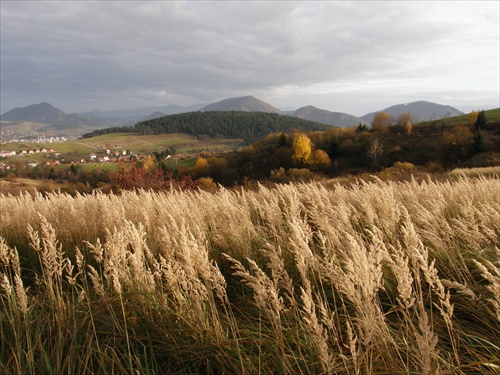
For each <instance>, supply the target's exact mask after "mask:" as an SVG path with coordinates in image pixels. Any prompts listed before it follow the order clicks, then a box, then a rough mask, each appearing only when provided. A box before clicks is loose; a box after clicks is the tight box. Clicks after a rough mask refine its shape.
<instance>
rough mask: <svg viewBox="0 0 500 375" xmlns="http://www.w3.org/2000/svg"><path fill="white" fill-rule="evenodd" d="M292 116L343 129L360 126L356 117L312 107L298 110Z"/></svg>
mask: <svg viewBox="0 0 500 375" xmlns="http://www.w3.org/2000/svg"><path fill="white" fill-rule="evenodd" d="M292 116H293V117H298V118H301V119H304V120H309V121H314V122H319V123H321V124H327V125H332V126H338V127H341V128H345V127H348V126H352V125H358V124H359V122H360V120H359V118H357V117H356V116H352V115H349V114H347V113H342V112H330V111H327V110H325V109H320V108H316V107H313V106H312V105H308V106H306V107H302V108H299V109H297V110H296V111H295V112H293V114H292Z"/></svg>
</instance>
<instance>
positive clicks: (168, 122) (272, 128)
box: [84, 111, 331, 142]
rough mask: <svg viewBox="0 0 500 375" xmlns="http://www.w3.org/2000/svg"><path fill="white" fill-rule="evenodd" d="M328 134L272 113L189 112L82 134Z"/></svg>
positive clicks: (252, 137) (313, 125) (307, 123)
mask: <svg viewBox="0 0 500 375" xmlns="http://www.w3.org/2000/svg"><path fill="white" fill-rule="evenodd" d="M294 129H300V130H303V131H314V130H328V129H331V126H329V125H325V124H320V123H316V122H312V121H307V120H303V119H299V118H294V117H288V116H283V115H279V114H276V113H264V112H237V111H220V112H218V111H213V112H190V113H182V114H178V115H170V116H164V117H160V118H155V119H152V120H148V121H142V122H139V123H137V124H135V125H134V126H133V127H115V128H108V129H102V130H96V131H94V132H92V133H89V134H85V135H84V137H85V138H89V137H93V136H96V135H101V134H107V133H119V132H133V133H139V134H144V135H148V134H173V133H187V134H191V135H196V136H208V137H224V138H241V139H244V140H245V141H247V142H251V141H254V140H258V139H262V138H264V137H265V136H267V135H268V134H270V133H277V132H285V133H290V132H292V131H293V130H294Z"/></svg>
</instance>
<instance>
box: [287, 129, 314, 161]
mask: <svg viewBox="0 0 500 375" xmlns="http://www.w3.org/2000/svg"><path fill="white" fill-rule="evenodd" d="M292 150H293V154H292V160H293V161H294V162H295V163H297V164H305V163H306V162H307V159H309V156H310V155H311V152H312V142H311V140H310V139H309V137H308V136H307V135H306V134H304V133H298V134H294V137H293V141H292Z"/></svg>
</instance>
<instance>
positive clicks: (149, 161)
mask: <svg viewBox="0 0 500 375" xmlns="http://www.w3.org/2000/svg"><path fill="white" fill-rule="evenodd" d="M155 165H156V163H155V159H154V158H153V157H152V156H151V155H149V156H148V157H147V158H146V159H145V160H144V162H143V163H142V167H143V168H144V169H152V168H154V166H155Z"/></svg>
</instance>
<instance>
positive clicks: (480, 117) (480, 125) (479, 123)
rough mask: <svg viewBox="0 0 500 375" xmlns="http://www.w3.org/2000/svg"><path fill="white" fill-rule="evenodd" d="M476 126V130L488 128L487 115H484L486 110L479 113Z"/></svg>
mask: <svg viewBox="0 0 500 375" xmlns="http://www.w3.org/2000/svg"><path fill="white" fill-rule="evenodd" d="M474 125H475V126H476V130H481V129H484V127H485V126H486V114H485V113H484V110H482V111H481V112H479V113H478V115H477V118H476V122H475V124H474Z"/></svg>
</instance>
